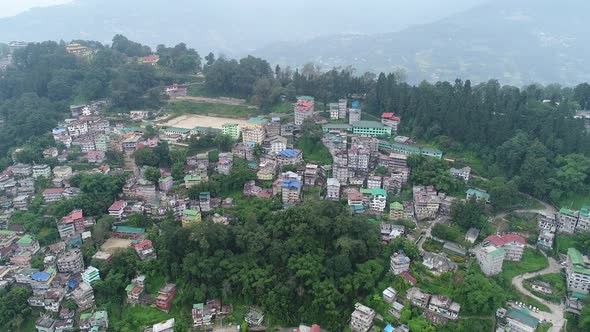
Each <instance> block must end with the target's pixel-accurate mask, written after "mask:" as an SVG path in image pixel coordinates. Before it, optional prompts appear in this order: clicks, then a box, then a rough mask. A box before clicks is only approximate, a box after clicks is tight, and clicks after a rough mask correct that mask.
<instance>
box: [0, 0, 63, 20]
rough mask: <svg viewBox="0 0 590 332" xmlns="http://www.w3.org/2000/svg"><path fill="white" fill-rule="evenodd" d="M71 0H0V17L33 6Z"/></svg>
mask: <svg viewBox="0 0 590 332" xmlns="http://www.w3.org/2000/svg"><path fill="white" fill-rule="evenodd" d="M71 1H72V0H0V17H5V16H13V15H16V14H18V13H20V12H24V11H25V10H27V9H29V8H33V7H41V6H51V5H58V4H62V3H66V2H71Z"/></svg>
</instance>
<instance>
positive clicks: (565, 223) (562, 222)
mask: <svg viewBox="0 0 590 332" xmlns="http://www.w3.org/2000/svg"><path fill="white" fill-rule="evenodd" d="M577 224H578V211H572V210H570V209H566V208H561V209H560V210H559V212H558V213H557V232H558V233H566V234H574V233H575V231H576V226H577Z"/></svg>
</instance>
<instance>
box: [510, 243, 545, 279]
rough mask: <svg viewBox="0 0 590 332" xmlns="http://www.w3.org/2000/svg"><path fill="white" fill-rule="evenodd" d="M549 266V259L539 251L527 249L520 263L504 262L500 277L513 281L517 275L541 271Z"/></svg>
mask: <svg viewBox="0 0 590 332" xmlns="http://www.w3.org/2000/svg"><path fill="white" fill-rule="evenodd" d="M547 266H549V262H548V261H547V257H545V256H543V254H541V252H540V251H539V250H536V249H532V248H525V249H524V254H523V256H522V260H521V261H520V262H510V261H504V265H503V269H502V273H500V274H499V277H500V278H505V279H507V280H512V278H514V277H516V276H517V275H520V274H524V273H528V272H535V271H539V270H542V269H544V268H546V267H547Z"/></svg>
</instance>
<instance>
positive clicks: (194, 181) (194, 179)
mask: <svg viewBox="0 0 590 332" xmlns="http://www.w3.org/2000/svg"><path fill="white" fill-rule="evenodd" d="M201 182H203V179H202V178H201V177H200V176H198V175H192V174H188V175H186V176H185V177H184V186H185V187H186V188H190V187H192V186H196V185H198V184H200V183H201Z"/></svg>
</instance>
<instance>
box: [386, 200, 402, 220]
mask: <svg viewBox="0 0 590 332" xmlns="http://www.w3.org/2000/svg"><path fill="white" fill-rule="evenodd" d="M400 219H404V206H403V205H402V204H401V203H400V202H393V203H391V204H389V220H400Z"/></svg>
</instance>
